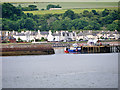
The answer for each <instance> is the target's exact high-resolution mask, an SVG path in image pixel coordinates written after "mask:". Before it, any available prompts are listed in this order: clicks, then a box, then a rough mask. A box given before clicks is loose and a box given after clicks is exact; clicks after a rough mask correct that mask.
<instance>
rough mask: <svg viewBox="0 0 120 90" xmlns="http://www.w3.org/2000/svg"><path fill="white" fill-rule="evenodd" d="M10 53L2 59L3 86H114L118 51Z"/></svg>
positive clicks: (116, 77) (60, 50) (116, 83)
mask: <svg viewBox="0 0 120 90" xmlns="http://www.w3.org/2000/svg"><path fill="white" fill-rule="evenodd" d="M55 52H56V54H54V55H31V56H9V57H3V59H2V87H3V88H117V87H118V54H117V53H106V54H65V53H64V49H61V48H60V49H55Z"/></svg>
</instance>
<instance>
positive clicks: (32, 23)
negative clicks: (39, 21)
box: [24, 18, 36, 30]
mask: <svg viewBox="0 0 120 90" xmlns="http://www.w3.org/2000/svg"><path fill="white" fill-rule="evenodd" d="M24 27H25V28H26V29H28V30H35V29H36V22H35V21H34V20H33V19H31V18H27V19H26V20H25V25H24Z"/></svg>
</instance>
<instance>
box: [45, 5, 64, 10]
mask: <svg viewBox="0 0 120 90" xmlns="http://www.w3.org/2000/svg"><path fill="white" fill-rule="evenodd" d="M50 8H62V7H61V6H60V5H53V4H49V5H47V8H46V9H47V10H49V9H50Z"/></svg>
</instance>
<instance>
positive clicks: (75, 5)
mask: <svg viewBox="0 0 120 90" xmlns="http://www.w3.org/2000/svg"><path fill="white" fill-rule="evenodd" d="M12 4H13V5H14V6H18V5H21V6H23V7H27V6H28V5H36V6H37V7H38V9H39V11H25V13H33V14H61V13H64V12H65V11H66V10H67V9H72V10H73V11H74V12H75V13H81V12H83V10H85V9H86V10H89V11H91V10H92V9H93V8H95V10H96V11H102V10H104V8H111V9H117V7H118V2H28V3H26V2H17V3H15V2H13V3H12ZM48 4H54V5H57V4H59V5H60V6H62V10H52V11H49V10H45V11H41V9H42V8H44V9H46V6H47V5H48Z"/></svg>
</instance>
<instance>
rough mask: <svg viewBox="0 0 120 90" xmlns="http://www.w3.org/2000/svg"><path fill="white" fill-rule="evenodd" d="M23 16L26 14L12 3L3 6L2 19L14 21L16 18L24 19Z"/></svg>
mask: <svg viewBox="0 0 120 90" xmlns="http://www.w3.org/2000/svg"><path fill="white" fill-rule="evenodd" d="M23 14H24V13H23V12H22V11H21V10H20V9H18V8H16V7H15V6H13V5H12V4H10V3H3V4H2V18H9V19H11V20H12V19H13V18H14V16H18V17H22V16H23Z"/></svg>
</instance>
